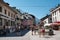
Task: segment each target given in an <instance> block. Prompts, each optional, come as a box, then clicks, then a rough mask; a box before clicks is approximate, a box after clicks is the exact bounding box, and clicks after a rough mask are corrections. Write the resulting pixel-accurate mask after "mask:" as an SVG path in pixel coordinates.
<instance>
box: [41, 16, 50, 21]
mask: <svg viewBox="0 0 60 40" xmlns="http://www.w3.org/2000/svg"><path fill="white" fill-rule="evenodd" d="M49 16H50V15H46V16H45V17H43V18H41V19H40V20H42V21H43V20H45V19H46V18H48V17H49Z"/></svg>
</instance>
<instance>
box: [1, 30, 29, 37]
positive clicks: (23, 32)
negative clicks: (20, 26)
mask: <svg viewBox="0 0 60 40" xmlns="http://www.w3.org/2000/svg"><path fill="white" fill-rule="evenodd" d="M29 31H30V30H27V29H26V30H20V31H19V32H14V33H9V34H7V35H3V36H0V37H22V36H24V35H26V33H28V32H29Z"/></svg>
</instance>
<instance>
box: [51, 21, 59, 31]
mask: <svg viewBox="0 0 60 40" xmlns="http://www.w3.org/2000/svg"><path fill="white" fill-rule="evenodd" d="M50 26H51V27H52V28H53V29H55V30H60V22H54V23H51V25H50Z"/></svg>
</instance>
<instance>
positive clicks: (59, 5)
mask: <svg viewBox="0 0 60 40" xmlns="http://www.w3.org/2000/svg"><path fill="white" fill-rule="evenodd" d="M58 7H60V4H58V5H57V6H56V7H55V8H51V10H50V12H52V11H53V10H55V9H56V8H58Z"/></svg>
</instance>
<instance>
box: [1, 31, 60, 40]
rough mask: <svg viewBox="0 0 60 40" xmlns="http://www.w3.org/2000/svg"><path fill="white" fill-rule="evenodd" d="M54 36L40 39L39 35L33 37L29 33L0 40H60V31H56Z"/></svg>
mask: <svg viewBox="0 0 60 40" xmlns="http://www.w3.org/2000/svg"><path fill="white" fill-rule="evenodd" d="M54 34H55V35H53V36H48V35H45V36H44V37H43V36H41V37H39V35H38V33H37V34H36V35H31V31H29V32H27V33H26V34H25V35H24V36H15V37H0V40H60V31H54Z"/></svg>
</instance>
